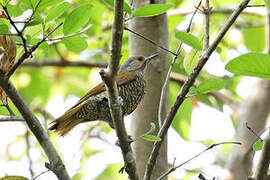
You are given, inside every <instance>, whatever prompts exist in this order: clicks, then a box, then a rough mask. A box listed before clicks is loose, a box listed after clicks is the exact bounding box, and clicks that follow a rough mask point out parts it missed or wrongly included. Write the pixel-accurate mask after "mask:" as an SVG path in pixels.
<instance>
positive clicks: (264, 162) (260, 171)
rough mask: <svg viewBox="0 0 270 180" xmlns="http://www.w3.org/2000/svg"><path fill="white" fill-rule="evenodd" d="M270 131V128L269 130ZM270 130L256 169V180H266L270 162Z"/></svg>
mask: <svg viewBox="0 0 270 180" xmlns="http://www.w3.org/2000/svg"><path fill="white" fill-rule="evenodd" d="M268 131H269V130H268ZM269 149H270V131H269V132H268V134H267V136H266V138H265V139H264V141H263V149H262V153H261V156H260V160H259V163H258V167H257V169H256V171H255V179H256V180H266V177H267V172H268V169H269V163H270V151H269Z"/></svg>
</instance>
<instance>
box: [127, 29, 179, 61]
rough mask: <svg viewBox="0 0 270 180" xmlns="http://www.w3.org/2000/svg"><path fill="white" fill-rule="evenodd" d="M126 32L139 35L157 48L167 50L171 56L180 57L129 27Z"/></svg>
mask: <svg viewBox="0 0 270 180" xmlns="http://www.w3.org/2000/svg"><path fill="white" fill-rule="evenodd" d="M124 30H127V31H129V32H131V33H133V34H135V35H137V36H139V37H141V38H143V39H144V40H146V41H148V42H150V43H152V44H154V45H155V46H157V47H159V48H161V49H163V50H165V51H167V52H169V53H171V54H173V55H175V56H178V55H177V54H176V53H174V52H172V51H170V50H169V49H167V48H165V47H163V46H161V45H159V44H158V43H156V42H155V41H153V40H151V39H149V38H147V37H145V36H143V35H141V34H140V33H138V32H135V31H133V30H131V29H129V28H127V27H124Z"/></svg>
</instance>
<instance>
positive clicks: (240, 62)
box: [225, 53, 270, 79]
mask: <svg viewBox="0 0 270 180" xmlns="http://www.w3.org/2000/svg"><path fill="white" fill-rule="evenodd" d="M225 69H226V70H228V71H230V72H232V73H234V74H240V75H245V76H256V77H261V78H266V79H270V55H269V54H262V53H247V54H243V55H240V56H238V57H236V58H234V59H232V60H230V61H229V62H228V63H227V64H226V67H225Z"/></svg>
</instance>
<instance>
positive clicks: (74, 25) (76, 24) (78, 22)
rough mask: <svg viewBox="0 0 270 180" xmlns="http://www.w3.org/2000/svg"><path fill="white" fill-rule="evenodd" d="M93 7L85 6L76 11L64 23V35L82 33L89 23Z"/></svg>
mask: <svg viewBox="0 0 270 180" xmlns="http://www.w3.org/2000/svg"><path fill="white" fill-rule="evenodd" d="M92 7H93V6H92V5H91V4H84V5H81V6H79V7H77V8H76V9H74V10H73V11H72V12H71V13H70V14H69V15H68V16H67V17H66V19H65V21H64V27H63V32H64V34H65V35H68V34H71V33H75V32H78V31H80V30H81V29H82V28H83V27H84V26H85V25H86V24H87V23H88V21H89V19H90V16H91V13H92Z"/></svg>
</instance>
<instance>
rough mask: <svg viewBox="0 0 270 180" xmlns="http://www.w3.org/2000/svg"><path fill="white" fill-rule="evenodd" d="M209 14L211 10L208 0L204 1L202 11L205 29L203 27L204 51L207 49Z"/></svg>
mask: <svg viewBox="0 0 270 180" xmlns="http://www.w3.org/2000/svg"><path fill="white" fill-rule="evenodd" d="M210 13H211V8H210V7H209V0H205V9H204V15H205V27H204V50H206V49H207V48H208V47H209V39H210V37H209V34H210V33H209V24H210Z"/></svg>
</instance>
